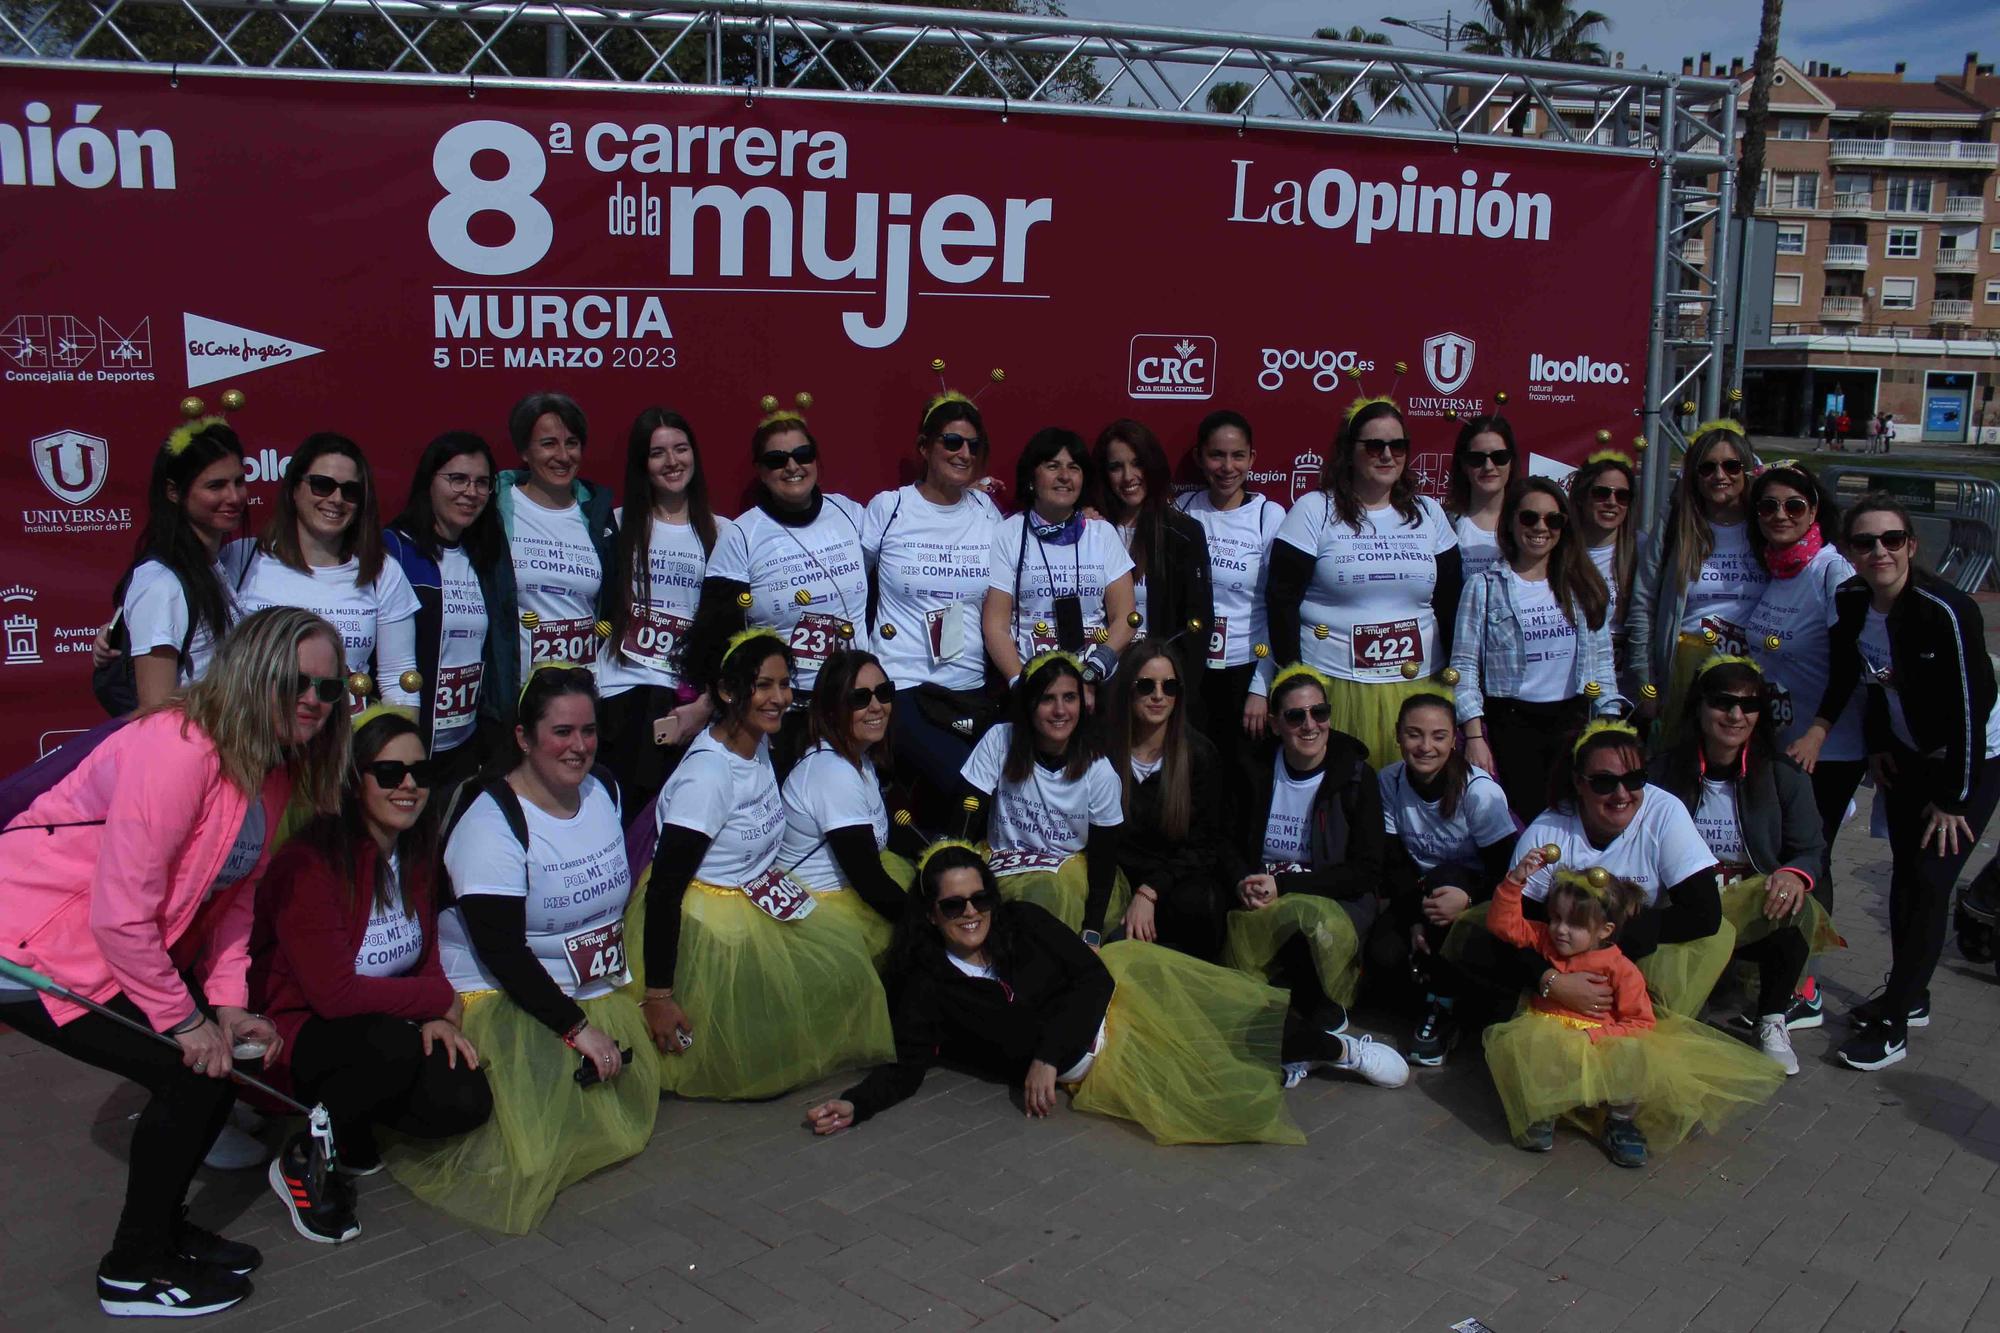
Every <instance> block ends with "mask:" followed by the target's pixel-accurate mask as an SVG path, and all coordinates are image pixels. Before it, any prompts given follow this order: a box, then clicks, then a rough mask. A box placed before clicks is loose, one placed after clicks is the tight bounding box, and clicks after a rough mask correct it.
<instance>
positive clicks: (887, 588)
mask: <svg viewBox="0 0 2000 1333" xmlns="http://www.w3.org/2000/svg"><path fill="white" fill-rule="evenodd" d="M999 523H1000V511H999V510H998V509H997V508H995V507H994V504H993V502H992V501H991V500H990V499H988V498H987V497H986V496H985V495H983V494H981V493H980V492H978V491H967V492H966V493H965V495H964V496H963V497H962V498H961V499H960V500H959V502H958V503H957V504H955V505H938V504H933V503H931V502H930V501H929V500H926V499H925V498H924V496H923V493H922V492H921V491H919V490H918V489H917V488H916V487H915V486H905V487H903V488H902V489H900V490H894V491H884V492H882V493H881V494H880V495H878V496H876V497H875V498H874V499H872V500H870V501H869V502H868V511H867V514H866V516H865V518H864V520H863V522H862V526H861V548H862V550H863V551H864V552H865V553H866V554H867V557H868V562H869V564H870V565H871V566H873V567H874V569H875V576H876V586H877V588H878V589H879V590H880V592H879V600H878V603H877V605H876V608H875V624H876V632H875V634H874V640H875V652H876V656H878V657H879V658H881V660H882V669H883V671H884V672H886V673H887V675H888V677H889V679H890V680H891V681H893V682H894V683H895V685H896V686H897V688H899V689H904V688H908V687H909V686H912V685H919V684H924V683H930V684H934V685H941V686H943V687H944V688H945V689H948V690H976V689H978V688H980V687H981V686H982V685H984V684H985V681H986V646H985V643H984V640H983V639H982V637H981V633H980V611H981V608H982V606H983V604H984V600H985V596H986V583H987V577H988V573H989V568H990V562H991V559H992V555H993V529H994V528H995V527H997V526H999ZM886 625H893V626H895V629H896V632H895V633H894V634H893V635H891V634H889V633H887V632H886V631H885V630H884V629H883V628H882V627H883V626H886Z"/></svg>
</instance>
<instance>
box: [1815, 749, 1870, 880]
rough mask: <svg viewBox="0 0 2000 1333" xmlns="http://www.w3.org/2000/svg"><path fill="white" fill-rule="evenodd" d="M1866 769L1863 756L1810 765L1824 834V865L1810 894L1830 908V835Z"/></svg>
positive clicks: (1857, 787) (1831, 857)
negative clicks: (1823, 871) (1861, 757)
mask: <svg viewBox="0 0 2000 1333" xmlns="http://www.w3.org/2000/svg"><path fill="white" fill-rule="evenodd" d="M1867 772H1868V761H1867V760H1866V759H1822V760H1820V761H1819V763H1817V764H1815V765H1814V766H1813V771H1812V787H1813V804H1815V805H1817V806H1818V807H1819V825H1820V830H1821V831H1822V832H1823V833H1824V834H1825V836H1826V869H1825V873H1823V874H1821V875H1820V877H1819V882H1818V883H1816V884H1814V885H1813V897H1815V898H1817V899H1819V905H1820V906H1821V907H1824V908H1825V909H1826V910H1827V911H1829V912H1831V911H1832V910H1833V839H1834V837H1835V835H1837V834H1838V833H1839V832H1840V821H1841V820H1842V819H1844V818H1846V816H1847V803H1848V802H1849V801H1852V800H1853V799H1854V793H1855V792H1856V791H1857V790H1858V789H1859V788H1860V786H1861V778H1862V776H1863V775H1864V774H1866V773H1867Z"/></svg>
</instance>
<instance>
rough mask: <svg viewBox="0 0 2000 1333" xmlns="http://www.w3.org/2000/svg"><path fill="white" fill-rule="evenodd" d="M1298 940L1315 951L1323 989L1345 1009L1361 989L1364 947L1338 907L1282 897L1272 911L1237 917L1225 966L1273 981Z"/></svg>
mask: <svg viewBox="0 0 2000 1333" xmlns="http://www.w3.org/2000/svg"><path fill="white" fill-rule="evenodd" d="M1296 935H1304V936H1305V937H1306V944H1307V946H1308V947H1309V948H1310V949H1311V950H1312V959H1313V970H1314V971H1315V972H1317V973H1318V974H1319V984H1320V988H1321V989H1322V990H1324V991H1325V992H1326V993H1327V995H1328V996H1329V997H1330V998H1332V999H1334V1000H1337V1001H1339V1002H1340V1003H1341V1004H1343V1005H1349V1004H1353V1003H1354V995H1355V992H1356V991H1357V990H1358V989H1360V986H1361V941H1360V938H1359V937H1358V936H1357V935H1356V933H1355V930H1354V918H1353V917H1351V916H1349V915H1348V914H1347V910H1346V909H1345V908H1343V907H1342V906H1341V905H1340V903H1339V902H1338V901H1336V900H1335V899H1332V898H1321V897H1319V896H1317V895H1315V894H1310V893H1282V894H1279V895H1278V900H1277V901H1276V902H1274V903H1272V904H1271V905H1270V906H1269V907H1260V908H1257V909H1255V910H1254V911H1232V912H1231V913H1230V914H1229V925H1228V933H1227V935H1226V936H1225V937H1224V939H1223V943H1222V965H1223V966H1224V967H1233V968H1235V969H1236V970H1238V971H1239V972H1248V973H1250V974H1252V975H1253V976H1258V977H1264V978H1268V977H1269V976H1270V975H1271V969H1272V968H1273V967H1274V966H1275V965H1276V963H1277V959H1278V951H1279V950H1280V949H1282V948H1284V946H1285V945H1286V944H1288V943H1290V941H1291V940H1292V938H1293V937H1294V936H1296Z"/></svg>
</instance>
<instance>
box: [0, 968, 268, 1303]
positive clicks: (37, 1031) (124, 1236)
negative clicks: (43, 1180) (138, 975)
mask: <svg viewBox="0 0 2000 1333" xmlns="http://www.w3.org/2000/svg"><path fill="white" fill-rule="evenodd" d="M197 998H199V997H197ZM105 1007H106V1008H108V1009H111V1010H113V1011H115V1012H117V1013H120V1014H123V1015H124V1016H125V1017H127V1018H130V1019H132V1020H133V1021H135V1022H137V1023H138V1024H139V1025H140V1026H142V1027H148V1028H150V1027H151V1026H152V1024H151V1023H149V1022H147V1020H146V1016H145V1015H144V1014H142V1013H140V1012H139V1008H138V1006H137V1005H135V1004H133V1003H132V1002H131V1001H130V1000H128V999H126V998H125V997H124V996H123V995H119V996H115V997H113V998H112V999H111V1000H110V1001H108V1002H107V1003H106V1005H105ZM0 1023H6V1024H7V1025H8V1026H9V1027H11V1028H13V1029H14V1030H15V1031H17V1032H19V1033H21V1034H22V1035H23V1036H25V1037H30V1038H33V1039H34V1040H35V1041H38V1042H40V1043H41V1044H42V1045H44V1046H47V1047H49V1048H50V1049H51V1050H57V1051H61V1052H62V1053H63V1054H64V1055H67V1056H69V1057H70V1058H71V1059H74V1060H81V1061H83V1062H84V1063H85V1064H87V1065H95V1066H96V1067H97V1068H99V1069H103V1070H107V1071H109V1072H110V1073H113V1074H116V1075H118V1076H119V1077H120V1078H127V1079H130V1080H132V1081H133V1082H134V1083H137V1084H138V1085H139V1086H141V1087H143V1088H145V1089H146V1090H147V1091H148V1092H150V1093H152V1094H153V1095H152V1099H151V1100H150V1101H148V1102H147V1103H146V1109H145V1110H143V1111H141V1112H140V1113H139V1120H138V1123H137V1124H136V1125H134V1126H133V1129H132V1164H131V1166H130V1168H129V1169H128V1170H127V1172H126V1175H125V1207H124V1209H123V1210H122V1211H121V1212H120V1213H119V1214H118V1230H117V1231H116V1232H115V1233H113V1235H112V1238H111V1253H110V1254H109V1255H107V1256H106V1257H107V1258H109V1259H112V1260H113V1261H115V1262H117V1263H120V1264H147V1263H152V1262H154V1261H156V1260H159V1259H164V1258H167V1257H168V1256H170V1255H172V1254H173V1252H174V1250H175V1248H176V1244H175V1241H176V1236H175V1233H176V1231H177V1230H178V1228H179V1226H180V1220H181V1207H182V1204H183V1203H185V1202H186V1200H187V1192H188V1186H189V1185H190V1184H191V1183H193V1181H194V1173H195V1169H196V1168H197V1167H199V1166H200V1165H201V1159H202V1158H203V1157H205V1156H207V1155H208V1150H209V1149H210V1148H211V1147H213V1146H214V1144H215V1136H216V1135H218V1134H220V1133H221V1132H222V1124H223V1122H224V1121H225V1120H227V1119H228V1118H229V1108H230V1107H231V1106H233V1105H235V1103H236V1085H235V1084H234V1083H232V1082H230V1080H228V1079H226V1078H209V1077H207V1076H206V1075H203V1074H197V1073H195V1072H194V1071H193V1070H191V1069H189V1068H188V1067H187V1066H186V1065H183V1064H182V1063H181V1053H180V1048H179V1046H178V1045H174V1046H165V1045H162V1044H160V1043H159V1042H157V1041H155V1040H153V1039H152V1038H150V1037H142V1036H140V1035H139V1034H138V1033H136V1032H134V1031H132V1030H131V1029H129V1028H124V1027H120V1026H119V1025H118V1024H116V1023H114V1022H112V1021H111V1020H110V1019H108V1018H103V1017H100V1016H99V1015H97V1014H85V1015H84V1016H83V1017H81V1018H78V1019H74V1020H72V1021H71V1022H68V1023H65V1024H63V1025H62V1026H61V1027H57V1026H56V1024H55V1020H53V1019H51V1018H50V1017H49V1011H48V1010H47V1009H45V1008H43V1007H42V1002H41V1001H40V1000H39V999H37V998H34V997H30V998H28V999H27V1000H25V1001H23V1002H21V1003H15V1004H0Z"/></svg>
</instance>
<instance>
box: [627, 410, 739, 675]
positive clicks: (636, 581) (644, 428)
mask: <svg viewBox="0 0 2000 1333" xmlns="http://www.w3.org/2000/svg"><path fill="white" fill-rule="evenodd" d="M663 428H664V429H666V430H677V431H679V432H680V433H681V434H683V435H685V436H687V442H688V453H689V454H690V455H691V456H692V457H693V460H694V462H693V466H692V467H690V468H689V469H688V484H687V512H688V523H689V524H690V525H691V526H692V527H693V528H694V532H695V536H696V537H697V538H699V539H700V541H701V553H702V554H703V555H704V556H708V555H713V554H714V553H715V510H714V508H713V507H712V506H710V504H709V502H708V474H707V473H706V472H704V471H703V470H702V466H701V444H700V442H699V441H697V440H696V439H695V437H694V427H693V426H691V425H689V424H688V419H687V418H686V417H684V416H682V415H681V414H680V413H678V412H674V411H671V410H669V409H667V408H664V407H649V408H646V409H645V410H644V411H642V412H640V413H639V415H638V416H636V417H634V418H633V419H632V429H631V431H630V432H628V433H627V435H626V437H625V503H624V506H623V508H621V509H620V510H619V513H618V545H617V552H616V556H615V559H616V561H617V568H616V570H615V571H614V572H613V575H612V578H611V581H610V583H609V585H608V586H609V590H610V593H611V596H610V598H609V607H608V609H607V611H606V613H605V617H604V618H605V619H606V620H608V621H610V622H611V642H612V643H614V644H618V643H623V642H624V640H625V626H626V625H627V624H629V623H631V620H632V606H633V603H634V602H650V600H651V598H652V586H653V585H652V561H651V559H650V556H651V554H652V550H653V478H652V475H651V473H649V472H648V471H647V466H648V464H649V463H650V462H651V460H652V452H653V432H655V431H657V430H660V429H663Z"/></svg>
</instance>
